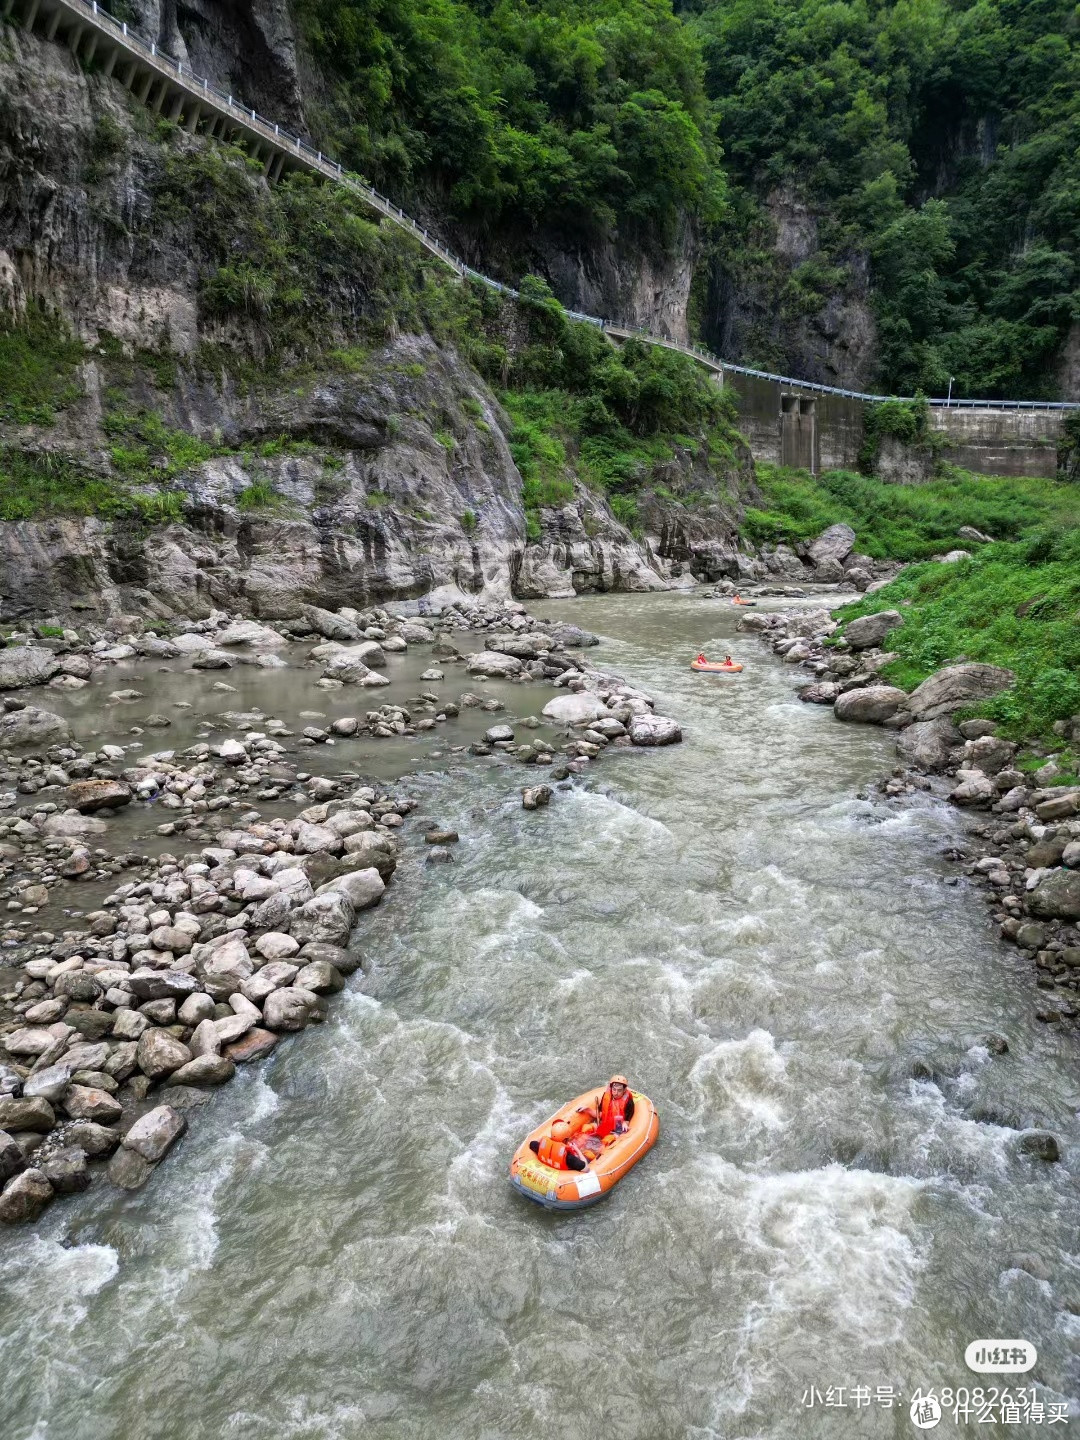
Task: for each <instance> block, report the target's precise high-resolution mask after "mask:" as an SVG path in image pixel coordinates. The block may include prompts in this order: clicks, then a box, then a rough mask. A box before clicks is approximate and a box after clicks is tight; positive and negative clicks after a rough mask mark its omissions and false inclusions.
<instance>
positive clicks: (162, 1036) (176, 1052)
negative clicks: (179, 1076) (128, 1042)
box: [136, 1030, 193, 1080]
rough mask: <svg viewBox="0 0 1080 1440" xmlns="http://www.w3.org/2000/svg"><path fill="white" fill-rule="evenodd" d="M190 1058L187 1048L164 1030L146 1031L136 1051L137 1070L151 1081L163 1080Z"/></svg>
mask: <svg viewBox="0 0 1080 1440" xmlns="http://www.w3.org/2000/svg"><path fill="white" fill-rule="evenodd" d="M192 1058H193V1057H192V1054H191V1051H190V1050H189V1049H188V1047H187V1046H186V1045H184V1044H182V1043H181V1042H180V1041H179V1040H177V1039H176V1037H175V1036H174V1035H170V1034H169V1033H168V1032H167V1031H165V1030H147V1032H146V1034H145V1035H144V1036H143V1037H142V1039H141V1040H140V1041H139V1046H138V1049H137V1051H136V1060H137V1063H138V1066H139V1069H140V1070H141V1071H142V1072H143V1074H144V1075H148V1076H149V1077H150V1079H151V1080H162V1079H164V1077H165V1076H166V1075H171V1074H172V1072H173V1071H174V1070H179V1069H180V1066H181V1065H186V1064H187V1063H188V1061H189V1060H191V1059H192Z"/></svg>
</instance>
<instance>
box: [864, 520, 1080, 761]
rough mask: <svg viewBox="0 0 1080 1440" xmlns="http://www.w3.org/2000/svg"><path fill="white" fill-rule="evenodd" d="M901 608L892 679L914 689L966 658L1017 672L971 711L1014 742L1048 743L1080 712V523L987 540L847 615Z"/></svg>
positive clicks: (920, 569) (910, 575)
mask: <svg viewBox="0 0 1080 1440" xmlns="http://www.w3.org/2000/svg"><path fill="white" fill-rule="evenodd" d="M891 609H900V610H901V611H902V613H903V615H904V625H903V627H902V628H901V629H899V630H895V631H893V632H892V633H891V634H890V636H889V641H888V644H889V649H890V650H895V651H896V652H897V653H898V655H899V659H897V660H896V661H894V662H893V663H892V664H891V665H889V666H887V667H886V668H885V670H884V672H883V673H884V676H885V678H886V679H887V680H889V681H891V682H892V683H893V684H895V685H901V686H903V687H904V688H905V689H911V688H912V687H913V686H915V685H917V684H918V683H919V682H920V681H921V680H925V678H926V677H927V675H929V674H931V673H932V672H933V671H934V670H937V669H940V667H941V666H942V665H948V664H950V663H954V662H955V661H957V660H958V659H960V657H961V656H963V657H965V658H966V659H968V660H981V661H985V662H987V663H988V664H991V665H1004V666H1006V667H1007V668H1008V669H1010V670H1012V671H1014V672H1015V673H1016V685H1015V687H1014V688H1013V689H1012V690H1010V691H1008V692H1007V693H1006V694H1004V695H1000V696H998V697H997V698H996V699H993V700H990V701H987V702H986V704H984V705H982V706H980V707H978V709H977V710H974V711H972V712H971V713H973V714H976V713H977V714H980V715H987V716H989V717H990V718H991V719H994V720H997V721H999V722H1000V724H1001V733H1002V734H1004V735H1006V736H1008V737H1009V738H1010V739H1013V740H1021V741H1034V740H1039V739H1047V738H1049V737H1050V735H1051V731H1052V726H1053V724H1054V722H1055V721H1056V720H1066V719H1068V718H1069V717H1070V716H1073V715H1078V714H1080V528H1076V527H1073V528H1071V529H1060V530H1047V531H1043V532H1039V533H1036V534H1034V535H1032V536H1031V537H1029V538H1028V539H1026V540H1021V541H1018V542H1015V543H1012V544H999V545H988V546H986V547H985V548H983V549H982V550H980V551H979V553H978V554H977V555H973V556H972V558H971V559H970V560H964V561H962V562H960V563H959V564H956V565H941V564H937V565H935V564H922V565H913V566H911V567H910V568H908V569H907V570H904V571H903V572H902V573H901V574H900V575H899V576H898V577H897V578H896V579H895V580H894V581H893V582H892V584H891V585H888V586H887V587H886V588H885V589H883V590H879V591H877V592H876V593H875V594H873V595H870V596H868V597H867V598H866V599H865V600H863V601H861V602H860V603H859V604H858V605H855V606H848V607H846V608H845V609H844V610H843V611H842V612H841V616H842V618H843V619H845V620H850V619H854V617H855V616H856V615H869V614H873V613H874V612H875V611H878V610H891Z"/></svg>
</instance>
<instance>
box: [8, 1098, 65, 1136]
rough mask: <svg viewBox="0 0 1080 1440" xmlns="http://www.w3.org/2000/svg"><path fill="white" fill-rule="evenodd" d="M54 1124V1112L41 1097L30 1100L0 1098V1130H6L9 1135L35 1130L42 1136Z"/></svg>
mask: <svg viewBox="0 0 1080 1440" xmlns="http://www.w3.org/2000/svg"><path fill="white" fill-rule="evenodd" d="M55 1124H56V1112H55V1111H54V1110H53V1108H52V1106H51V1105H50V1104H49V1102H48V1100H45V1099H42V1097H41V1096H37V1097H36V1098H34V1099H31V1100H15V1099H13V1098H12V1097H11V1096H3V1097H0V1130H7V1131H8V1132H9V1134H15V1133H16V1132H17V1131H19V1130H35V1131H38V1132H39V1133H41V1134H44V1133H46V1132H47V1131H49V1130H51V1129H52V1128H53V1126H54V1125H55Z"/></svg>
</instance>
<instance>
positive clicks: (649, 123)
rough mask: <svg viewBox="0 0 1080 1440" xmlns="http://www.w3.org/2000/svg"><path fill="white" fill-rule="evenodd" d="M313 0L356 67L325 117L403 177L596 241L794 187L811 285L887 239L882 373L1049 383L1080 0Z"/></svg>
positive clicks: (750, 222) (1065, 237) (877, 264)
mask: <svg viewBox="0 0 1080 1440" xmlns="http://www.w3.org/2000/svg"><path fill="white" fill-rule="evenodd" d="M297 3H298V10H299V14H300V20H301V24H302V28H303V29H304V32H305V35H306V37H307V42H308V44H309V46H310V47H311V49H312V51H313V53H314V54H315V55H316V57H317V58H318V59H319V60H320V61H321V62H322V63H323V64H324V65H325V66H326V67H327V68H328V69H329V70H330V72H331V73H332V74H333V75H334V76H335V77H336V80H335V84H334V87H333V90H332V94H331V96H330V99H329V102H328V104H327V108H326V112H325V114H324V115H323V117H322V118H321V121H320V122H319V123H320V124H321V125H322V127H323V128H324V129H325V130H326V132H327V135H328V137H329V136H330V135H332V136H333V139H334V142H335V144H336V145H337V146H338V148H339V149H341V150H343V151H344V153H345V156H346V158H347V160H348V161H349V163H350V164H352V165H354V166H355V167H356V168H357V169H359V170H361V171H362V172H364V173H365V174H367V175H368V176H369V177H370V178H371V179H372V180H373V181H375V182H376V183H378V184H381V185H384V186H386V187H387V188H388V189H389V190H391V192H392V193H394V194H395V195H396V196H398V197H400V198H401V199H402V200H406V199H407V200H410V201H413V202H414V203H417V202H426V203H428V204H433V203H439V204H441V206H442V207H443V209H444V213H446V214H447V216H448V217H449V218H450V220H451V221H452V222H456V223H458V224H466V225H468V226H470V227H472V228H473V229H474V231H478V232H479V233H481V234H484V233H488V234H492V235H494V234H497V233H501V234H506V233H508V232H512V231H514V230H515V229H517V230H520V229H521V227H528V229H529V230H533V229H537V228H542V229H548V230H551V229H556V230H558V231H559V232H561V233H563V234H569V235H571V236H573V237H574V238H576V239H577V240H579V241H580V242H581V243H585V244H587V243H589V242H590V241H592V240H595V239H597V238H599V237H606V236H610V235H618V236H620V237H621V238H622V239H623V240H624V241H625V242H627V243H629V244H638V245H651V246H659V247H663V246H670V245H672V244H673V243H674V242H675V240H676V238H677V237H678V235H679V234H680V231H681V226H682V223H683V218H684V217H685V216H690V217H693V219H694V221H695V223H696V226H697V230H698V233H699V235H701V236H702V237H703V239H704V240H705V241H706V242H707V241H709V240H710V238H711V240H712V243H713V244H714V245H715V246H716V247H718V249H720V250H721V251H722V252H726V253H727V254H728V256H730V257H733V258H734V259H735V260H736V261H737V259H738V256H739V251H740V247H743V248H746V249H749V248H750V247H751V246H752V244H754V243H755V240H754V238H753V237H754V236H755V235H758V234H760V232H761V226H762V223H763V214H764V209H763V207H764V203H765V201H766V200H767V198H768V196H769V195H770V193H772V192H774V191H775V190H776V189H777V188H779V187H788V188H789V189H793V190H794V191H795V192H796V193H797V194H798V195H799V197H800V198H801V199H802V200H804V201H805V202H807V203H808V204H809V205H810V206H811V208H812V210H813V212H814V214H815V216H816V217H817V221H818V235H819V245H820V251H819V253H818V254H816V255H815V256H813V257H812V258H811V260H810V261H809V262H807V264H805V265H804V266H803V267H802V271H803V273H802V274H800V275H798V276H796V277H795V278H794V285H795V288H796V290H799V293H801V294H802V296H803V298H804V303H805V304H806V305H807V306H808V307H812V306H813V305H814V304H817V303H820V301H821V300H822V298H823V296H824V294H825V293H827V292H828V290H829V289H832V288H843V286H844V284H845V282H846V279H847V277H848V274H849V267H851V265H852V264H853V263H855V262H856V261H858V260H860V259H862V258H863V257H866V258H868V260H869V264H870V273H871V284H872V295H873V304H874V309H875V315H876V319H877V324H878V335H879V356H880V377H879V379H880V383H881V384H882V385H883V386H886V387H889V388H891V389H893V390H895V391H898V392H912V391H914V390H916V389H919V388H921V389H923V390H926V391H928V392H931V393H941V392H943V391H944V389H945V387H946V386H947V384H948V381H949V377H950V376H954V377H955V380H956V385H955V389H956V393H959V394H967V395H975V394H984V395H995V394H998V395H1013V396H1023V395H1039V394H1048V393H1050V392H1051V391H1052V388H1053V384H1054V381H1053V374H1054V369H1055V365H1056V363H1057V360H1058V357H1059V356H1060V352H1061V348H1062V345H1063V343H1064V340H1065V337H1066V335H1067V334H1068V331H1069V327H1070V325H1071V324H1072V323H1073V322H1074V321H1076V320H1077V319H1080V315H1078V296H1080V289H1078V266H1080V60H1078V53H1080V52H1078V44H1077V37H1078V34H1080V7H1078V6H1077V5H1076V4H1074V3H1070V0H894V3H887V0H686V3H684V4H681V5H678V6H677V7H676V8H675V9H674V10H673V8H672V5H671V3H670V0H495V3H491V0H297ZM799 287H801V290H800V289H799ZM743 358H745V359H747V360H749V361H754V360H760V359H765V358H767V357H764V356H755V355H752V354H751V355H747V356H744V357H743Z"/></svg>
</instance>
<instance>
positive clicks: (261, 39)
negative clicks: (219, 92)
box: [131, 0, 305, 132]
mask: <svg viewBox="0 0 1080 1440" xmlns="http://www.w3.org/2000/svg"><path fill="white" fill-rule="evenodd" d="M131 9H132V10H133V11H134V13H135V17H136V18H135V24H136V25H137V26H138V28H139V29H140V30H141V31H142V33H143V34H145V35H147V36H149V37H150V38H151V39H152V40H155V41H156V42H157V44H158V45H160V47H161V48H162V49H163V50H164V51H166V53H168V54H170V55H174V56H176V58H177V59H178V60H183V61H184V63H185V64H190V65H192V66H193V68H194V69H195V70H196V71H197V72H198V73H199V74H200V75H203V76H205V77H206V78H207V79H208V80H210V81H211V82H212V83H213V84H215V85H217V86H218V87H219V88H221V89H223V90H225V91H226V92H227V93H231V94H235V95H236V97H237V98H238V99H241V100H243V101H244V103H245V104H246V105H250V106H252V107H253V108H254V109H256V110H258V111H259V112H260V113H261V114H263V115H266V116H267V117H268V118H270V119H272V120H274V121H276V122H277V123H280V124H283V125H288V126H290V127H292V128H295V129H298V130H300V131H301V132H303V131H304V129H305V124H304V105H303V95H302V93H301V85H300V77H299V72H298V68H297V54H296V30H295V26H294V24H293V19H292V15H291V13H290V10H289V6H288V0H131Z"/></svg>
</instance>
